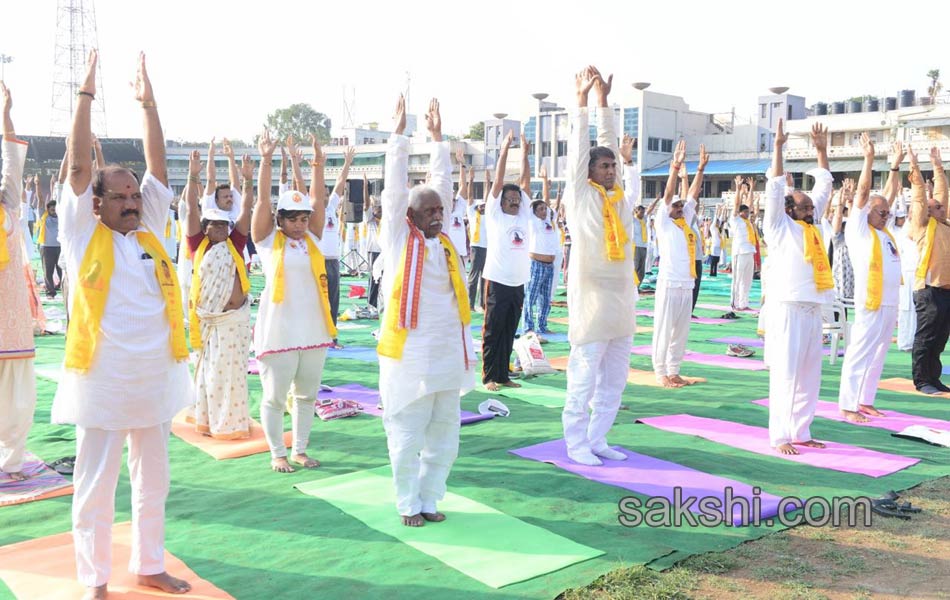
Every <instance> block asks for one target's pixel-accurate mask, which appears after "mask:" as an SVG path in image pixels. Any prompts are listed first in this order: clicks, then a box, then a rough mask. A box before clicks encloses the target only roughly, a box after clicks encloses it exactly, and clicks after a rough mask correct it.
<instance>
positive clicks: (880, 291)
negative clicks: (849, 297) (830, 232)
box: [864, 227, 897, 310]
mask: <svg viewBox="0 0 950 600" xmlns="http://www.w3.org/2000/svg"><path fill="white" fill-rule="evenodd" d="M870 229H871V234H872V235H873V236H874V243H872V244H871V264H870V266H869V268H868V297H867V300H865V301H864V308H866V309H868V310H877V309H879V308H880V307H881V298H882V297H883V295H884V257H883V255H882V253H881V239H880V238H879V237H878V233H877V230H876V229H875V228H873V227H871V228H870ZM884 233H886V234H887V237H888V238H889V239H890V240H891V244H893V246H894V248H895V249H896V248H897V242H895V241H894V236H892V235H891V232H890V231H888V230H887V229H885V230H884Z"/></svg>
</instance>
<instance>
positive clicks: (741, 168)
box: [640, 158, 770, 177]
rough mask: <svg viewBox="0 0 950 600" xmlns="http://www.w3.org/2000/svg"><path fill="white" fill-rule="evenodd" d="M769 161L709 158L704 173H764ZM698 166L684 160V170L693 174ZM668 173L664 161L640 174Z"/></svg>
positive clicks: (654, 175) (760, 159)
mask: <svg viewBox="0 0 950 600" xmlns="http://www.w3.org/2000/svg"><path fill="white" fill-rule="evenodd" d="M769 164H770V161H769V159H767V158H750V159H744V160H711V161H709V163H708V164H707V165H706V170H705V171H704V173H705V174H706V175H744V174H749V173H764V172H765V170H766V169H768V168H769ZM697 166H699V161H698V160H689V161H686V171H687V172H688V173H689V174H690V175H693V174H694V173H696V167H697ZM669 174H670V163H669V162H666V163H663V164H662V165H660V166H659V167H654V168H652V169H650V170H649V171H645V172H643V173H641V174H640V176H641V177H666V176H667V175H669Z"/></svg>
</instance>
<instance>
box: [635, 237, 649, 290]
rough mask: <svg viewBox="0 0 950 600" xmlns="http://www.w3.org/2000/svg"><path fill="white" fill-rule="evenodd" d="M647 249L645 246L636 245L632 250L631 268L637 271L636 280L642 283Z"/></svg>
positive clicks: (644, 274)
mask: <svg viewBox="0 0 950 600" xmlns="http://www.w3.org/2000/svg"><path fill="white" fill-rule="evenodd" d="M646 266H647V249H646V246H637V247H636V249H635V250H634V251H633V270H634V271H636V272H637V281H639V282H640V283H643V278H644V277H645V276H646V274H647V269H646Z"/></svg>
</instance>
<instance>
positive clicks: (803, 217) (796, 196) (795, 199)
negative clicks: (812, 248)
mask: <svg viewBox="0 0 950 600" xmlns="http://www.w3.org/2000/svg"><path fill="white" fill-rule="evenodd" d="M785 214H787V215H788V216H790V217H791V218H792V219H794V220H796V221H804V222H806V223H808V224H809V225H814V224H815V203H814V202H812V200H811V196H809V195H808V194H806V193H805V192H803V191H801V190H795V191H793V192H792V193H791V194H789V195H787V196H785Z"/></svg>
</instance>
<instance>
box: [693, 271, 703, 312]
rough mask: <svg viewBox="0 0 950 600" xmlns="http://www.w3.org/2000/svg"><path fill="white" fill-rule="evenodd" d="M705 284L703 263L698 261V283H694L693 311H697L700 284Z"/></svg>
mask: <svg viewBox="0 0 950 600" xmlns="http://www.w3.org/2000/svg"><path fill="white" fill-rule="evenodd" d="M702 282H703V261H702V259H700V260H697V261H696V282H695V283H693V310H696V301H697V300H699V284H701V283H702Z"/></svg>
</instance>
